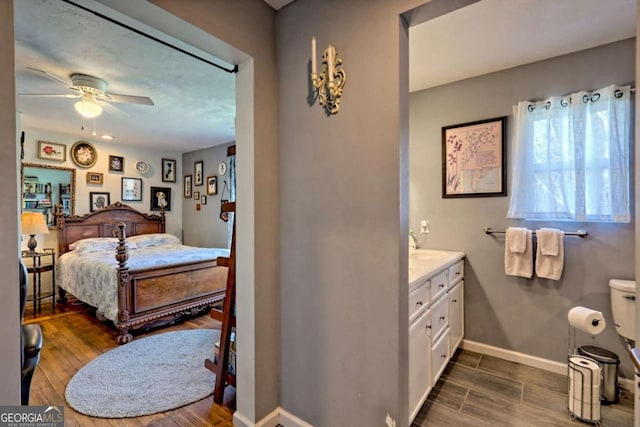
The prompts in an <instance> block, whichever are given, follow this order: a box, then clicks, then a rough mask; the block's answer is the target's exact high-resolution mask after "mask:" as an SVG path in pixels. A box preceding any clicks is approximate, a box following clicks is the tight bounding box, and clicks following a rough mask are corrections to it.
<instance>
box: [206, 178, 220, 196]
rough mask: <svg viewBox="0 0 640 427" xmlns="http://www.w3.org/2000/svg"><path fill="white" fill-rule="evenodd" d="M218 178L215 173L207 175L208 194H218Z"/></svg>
mask: <svg viewBox="0 0 640 427" xmlns="http://www.w3.org/2000/svg"><path fill="white" fill-rule="evenodd" d="M217 180H218V179H217V177H216V176H215V175H214V176H208V177H207V194H208V195H212V194H216V193H217V192H218V186H217V185H216V184H217Z"/></svg>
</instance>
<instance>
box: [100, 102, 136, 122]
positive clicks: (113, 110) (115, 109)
mask: <svg viewBox="0 0 640 427" xmlns="http://www.w3.org/2000/svg"><path fill="white" fill-rule="evenodd" d="M99 105H100V106H101V107H102V108H103V109H104V111H106V112H107V113H109V114H112V115H114V116H116V117H119V118H121V119H126V118H129V117H131V116H130V115H129V114H128V113H127V112H125V111H122V110H121V109H119V108H118V107H116V106H115V105H111V104H109V103H108V102H100V103H99Z"/></svg>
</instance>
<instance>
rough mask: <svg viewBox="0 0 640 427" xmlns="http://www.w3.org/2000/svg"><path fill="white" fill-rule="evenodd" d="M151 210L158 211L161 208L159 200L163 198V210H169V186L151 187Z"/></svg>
mask: <svg viewBox="0 0 640 427" xmlns="http://www.w3.org/2000/svg"><path fill="white" fill-rule="evenodd" d="M150 191H151V206H150V208H151V210H152V211H160V210H162V208H161V206H160V200H162V199H164V201H165V202H166V205H165V207H164V210H165V211H170V210H171V188H169V187H151V190H150Z"/></svg>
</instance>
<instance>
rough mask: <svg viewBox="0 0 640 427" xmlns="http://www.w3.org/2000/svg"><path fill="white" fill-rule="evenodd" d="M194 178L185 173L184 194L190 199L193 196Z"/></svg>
mask: <svg viewBox="0 0 640 427" xmlns="http://www.w3.org/2000/svg"><path fill="white" fill-rule="evenodd" d="M192 179H193V176H192V175H185V176H184V189H183V195H184V198H185V199H190V198H191V189H192V185H191V184H192V182H193V181H192Z"/></svg>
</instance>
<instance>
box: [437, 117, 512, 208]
mask: <svg viewBox="0 0 640 427" xmlns="http://www.w3.org/2000/svg"><path fill="white" fill-rule="evenodd" d="M506 123H507V118H506V117H496V118H493V119H487V120H479V121H475V122H469V123H462V124H458V125H451V126H445V127H443V128H442V197H443V198H453V197H488V196H506V195H507V186H506V179H507V178H506V177H507V174H506V167H505V166H506V155H505V134H506Z"/></svg>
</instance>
